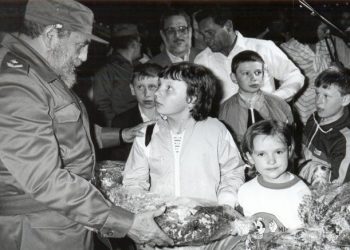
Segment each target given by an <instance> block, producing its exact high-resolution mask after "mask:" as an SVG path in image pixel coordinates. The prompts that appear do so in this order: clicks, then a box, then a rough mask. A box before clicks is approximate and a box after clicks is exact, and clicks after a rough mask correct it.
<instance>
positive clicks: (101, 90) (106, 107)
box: [93, 71, 115, 126]
mask: <svg viewBox="0 0 350 250" xmlns="http://www.w3.org/2000/svg"><path fill="white" fill-rule="evenodd" d="M112 91H113V85H112V79H110V77H109V76H108V74H107V73H105V71H100V72H98V73H97V74H96V75H95V77H94V82H93V100H94V105H95V106H96V111H97V112H98V113H100V114H101V115H102V118H103V122H104V125H105V126H110V125H111V121H112V119H113V117H114V116H115V113H114V111H113V107H112V100H111V98H112Z"/></svg>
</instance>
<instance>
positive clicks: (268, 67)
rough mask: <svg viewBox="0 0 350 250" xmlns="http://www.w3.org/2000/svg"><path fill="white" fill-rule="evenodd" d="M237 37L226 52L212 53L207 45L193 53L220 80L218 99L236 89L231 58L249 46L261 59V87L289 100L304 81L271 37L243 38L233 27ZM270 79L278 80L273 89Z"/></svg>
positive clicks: (224, 98)
mask: <svg viewBox="0 0 350 250" xmlns="http://www.w3.org/2000/svg"><path fill="white" fill-rule="evenodd" d="M236 35H237V41H236V45H235V46H234V48H233V49H232V50H231V52H230V54H229V55H228V56H225V55H224V54H222V53H214V52H212V51H211V50H210V49H209V48H207V49H205V50H203V51H202V52H201V53H199V54H198V55H197V57H196V58H195V60H194V62H195V63H197V64H201V65H204V66H206V67H208V68H209V69H211V70H212V71H213V72H214V74H215V75H216V76H217V77H218V78H219V79H220V80H221V81H222V91H223V98H222V102H223V101H225V100H226V99H228V98H229V97H231V96H232V95H234V94H235V93H237V91H238V85H237V83H236V82H233V81H232V80H231V77H230V74H231V72H232V71H231V63H232V59H233V57H234V56H235V55H237V54H238V53H240V52H242V51H244V50H253V51H256V52H257V53H259V54H260V56H261V57H262V58H263V59H264V61H265V77H264V83H263V87H262V88H261V90H263V91H265V92H268V93H273V94H275V95H277V96H279V97H281V98H282V99H284V100H290V99H291V98H292V97H293V96H294V95H295V94H296V93H297V92H298V91H299V90H300V89H301V88H302V86H303V85H304V76H303V75H302V74H301V72H300V70H299V69H298V68H297V67H296V66H295V65H294V64H293V62H292V61H291V60H289V59H288V57H287V56H286V55H285V54H284V53H283V52H282V50H280V49H279V48H278V47H277V46H276V45H275V44H274V43H273V42H272V41H266V40H261V39H255V38H246V37H243V36H242V35H241V33H239V32H238V31H236ZM274 79H276V80H278V81H279V84H280V87H279V88H278V89H277V90H276V87H275V84H274Z"/></svg>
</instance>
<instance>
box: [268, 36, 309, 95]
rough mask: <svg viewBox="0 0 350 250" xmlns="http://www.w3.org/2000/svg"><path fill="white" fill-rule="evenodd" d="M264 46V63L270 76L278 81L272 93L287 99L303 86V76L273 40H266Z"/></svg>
mask: <svg viewBox="0 0 350 250" xmlns="http://www.w3.org/2000/svg"><path fill="white" fill-rule="evenodd" d="M266 48H268V50H264V51H265V53H266V54H265V56H264V60H265V63H266V65H267V67H268V70H269V72H270V74H271V76H273V77H274V78H275V79H277V80H278V81H279V82H280V87H279V88H278V89H277V90H276V91H275V92H274V93H273V94H275V95H277V96H279V97H281V98H282V99H284V100H286V101H289V100H291V99H292V98H293V96H294V95H295V94H296V93H297V92H298V91H299V90H300V89H301V88H302V87H303V86H304V79H305V77H304V76H303V75H302V74H301V72H300V70H299V69H298V68H297V67H296V66H295V65H294V63H293V62H292V61H291V60H289V59H288V57H287V56H286V55H285V54H284V53H283V51H282V50H281V49H280V48H278V47H277V46H276V45H275V44H274V43H273V42H271V41H268V44H267V46H266Z"/></svg>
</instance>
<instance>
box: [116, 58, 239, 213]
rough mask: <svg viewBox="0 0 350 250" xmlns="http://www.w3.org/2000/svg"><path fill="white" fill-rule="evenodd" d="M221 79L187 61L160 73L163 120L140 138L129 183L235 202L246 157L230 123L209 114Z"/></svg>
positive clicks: (126, 180) (162, 191) (134, 149)
mask: <svg viewBox="0 0 350 250" xmlns="http://www.w3.org/2000/svg"><path fill="white" fill-rule="evenodd" d="M217 84H218V80H217V78H216V77H215V76H214V75H213V73H212V72H211V71H210V70H208V69H207V68H205V67H203V66H199V65H195V64H191V63H186V62H185V63H179V64H174V65H172V66H170V67H168V68H166V69H165V70H164V71H162V72H161V73H160V80H159V87H158V90H157V91H156V93H155V96H156V109H157V112H158V113H160V114H161V115H162V117H163V119H161V120H160V121H158V122H157V123H156V125H155V127H154V129H153V134H152V138H151V141H150V143H149V144H148V145H147V146H146V145H145V144H146V143H145V138H144V137H137V138H136V139H135V141H134V144H133V147H132V149H131V152H130V156H129V158H128V160H127V162H126V166H125V171H124V180H123V185H124V186H126V187H128V188H141V189H144V190H150V191H152V192H154V193H159V194H163V195H169V196H175V197H176V196H177V197H179V196H181V197H194V198H200V199H206V200H210V201H214V202H218V203H219V204H228V205H230V206H232V207H235V205H236V202H237V190H238V188H239V187H240V186H241V185H242V183H243V181H244V173H243V161H242V159H241V157H240V154H239V151H238V149H237V147H236V145H235V143H234V141H233V139H232V137H231V135H230V133H229V132H228V130H227V129H226V128H225V126H224V125H223V124H222V123H221V122H220V121H219V120H217V119H215V118H211V117H208V114H209V113H210V110H211V105H212V100H213V97H214V95H215V86H216V85H217Z"/></svg>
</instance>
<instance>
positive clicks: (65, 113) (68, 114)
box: [55, 103, 80, 123]
mask: <svg viewBox="0 0 350 250" xmlns="http://www.w3.org/2000/svg"><path fill="white" fill-rule="evenodd" d="M79 116H80V110H79V109H78V107H77V106H76V104H75V103H71V104H69V105H67V106H65V107H63V108H61V109H59V110H58V111H56V112H55V117H56V120H57V122H58V123H66V122H76V121H78V119H79Z"/></svg>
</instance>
